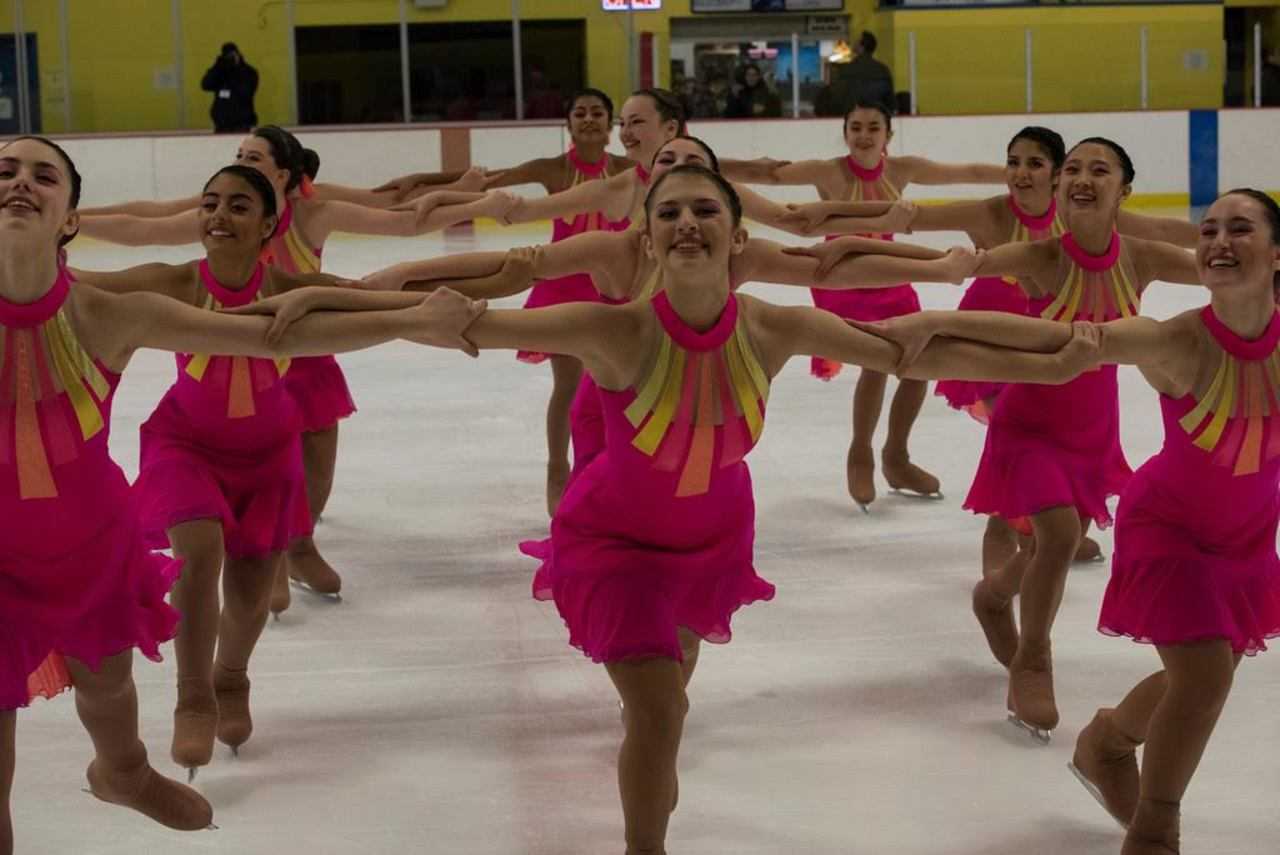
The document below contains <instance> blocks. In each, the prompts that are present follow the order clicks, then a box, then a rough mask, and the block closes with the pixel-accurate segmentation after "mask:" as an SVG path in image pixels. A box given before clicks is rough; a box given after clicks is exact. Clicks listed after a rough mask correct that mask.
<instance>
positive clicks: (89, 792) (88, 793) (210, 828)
mask: <svg viewBox="0 0 1280 855" xmlns="http://www.w3.org/2000/svg"><path fill="white" fill-rule="evenodd" d="M193 777H194V776H193ZM80 792H82V793H84V794H85V795H86V796H93V797H94V798H95V799H97V800H98V801H100V802H105V803H106V804H109V805H111V804H115V802H108V801H107V800H106V799H104V798H102V797H101V796H99V795H98V794H97V793H95V792H94V791H93V790H91V789H89V788H88V787H81V788H80ZM217 830H218V826H216V825H214V824H213V823H212V822H211V823H209V824H208V825H206V826H205V827H204V828H202V829H200V831H217Z"/></svg>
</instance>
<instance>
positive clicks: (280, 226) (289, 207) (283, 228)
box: [272, 202, 293, 238]
mask: <svg viewBox="0 0 1280 855" xmlns="http://www.w3.org/2000/svg"><path fill="white" fill-rule="evenodd" d="M291 225H293V203H292V202H285V203H284V210H283V211H281V212H280V220H279V222H277V223H276V231H275V234H273V235H272V237H273V238H278V237H283V236H285V235H286V234H288V233H289V226H291Z"/></svg>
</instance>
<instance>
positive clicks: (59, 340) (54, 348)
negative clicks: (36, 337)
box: [43, 321, 105, 439]
mask: <svg viewBox="0 0 1280 855" xmlns="http://www.w3.org/2000/svg"><path fill="white" fill-rule="evenodd" d="M43 332H44V337H45V341H46V342H47V343H48V345H49V355H50V357H51V362H52V363H53V371H54V373H55V374H56V375H57V376H58V381H59V383H61V385H62V388H63V390H64V391H65V392H66V393H67V398H68V399H69V400H70V401H71V408H72V410H74V411H75V414H76V421H77V422H79V424H80V435H81V436H83V437H84V438H85V439H90V438H91V437H93V436H95V435H97V433H98V431H100V430H102V428H103V427H105V425H104V423H103V419H102V410H101V409H100V408H99V407H98V402H97V401H95V400H94V399H93V396H92V395H90V394H89V388H88V386H86V385H85V379H84V378H82V377H81V376H80V372H79V370H78V369H77V368H76V365H75V360H74V358H73V357H72V356H71V354H70V353H68V352H67V346H68V344H70V345H72V346H74V347H76V348H77V349H79V345H78V344H77V343H76V342H75V339H72V340H71V341H70V342H68V341H66V340H65V339H64V338H63V337H62V334H61V330H60V329H59V327H58V325H57V323H55V322H53V321H49V322H47V323H45V324H44V326H43ZM99 376H101V375H99ZM104 382H105V381H104ZM104 397H105V396H104Z"/></svg>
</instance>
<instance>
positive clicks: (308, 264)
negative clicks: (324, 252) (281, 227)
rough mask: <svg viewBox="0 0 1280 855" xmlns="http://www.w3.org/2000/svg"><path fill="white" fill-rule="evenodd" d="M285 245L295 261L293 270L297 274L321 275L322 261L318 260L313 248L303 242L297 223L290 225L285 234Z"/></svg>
mask: <svg viewBox="0 0 1280 855" xmlns="http://www.w3.org/2000/svg"><path fill="white" fill-rule="evenodd" d="M284 245H285V248H286V249H287V250H288V251H289V257H290V259H291V260H292V261H293V269H294V271H295V272H297V273H319V272H320V259H319V258H316V254H315V252H314V251H312V249H311V247H309V246H307V244H306V243H305V242H304V241H303V240H302V237H301V236H300V235H299V234H298V227H297V223H296V221H295V222H294V223H293V224H290V226H289V231H287V232H285V235H284Z"/></svg>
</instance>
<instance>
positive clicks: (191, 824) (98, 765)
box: [85, 749, 213, 831]
mask: <svg viewBox="0 0 1280 855" xmlns="http://www.w3.org/2000/svg"><path fill="white" fill-rule="evenodd" d="M85 775H86V777H87V778H88V779H89V792H90V793H92V794H93V795H94V796H95V797H97V798H99V799H101V800H102V801H104V802H110V803H111V804H115V805H120V806H121V807H127V808H130V809H131V810H136V811H137V812H138V813H140V814H142V815H143V816H147V817H150V818H151V819H153V820H155V821H156V822H158V823H160V824H161V825H164V826H167V827H169V828H175V829H177V830H178V831H199V830H200V829H202V828H208V827H209V825H210V823H212V822H213V808H212V807H210V805H209V802H207V801H206V800H205V798H204V796H202V795H200V794H199V793H197V792H196V791H195V790H193V789H191V788H190V787H188V786H186V785H184V784H179V783H178V782H177V781H173V780H170V779H169V778H166V777H164V776H163V775H161V774H160V773H159V772H157V771H156V770H155V769H152V768H151V765H150V764H149V763H147V755H146V750H145V749H143V751H142V762H141V763H139V764H138V765H137V766H135V767H133V768H129V769H112V768H107V766H106V764H104V763H102V762H101V761H100V760H97V759H95V760H94V761H93V762H92V763H90V764H89V769H88V771H87V772H86V773H85Z"/></svg>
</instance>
